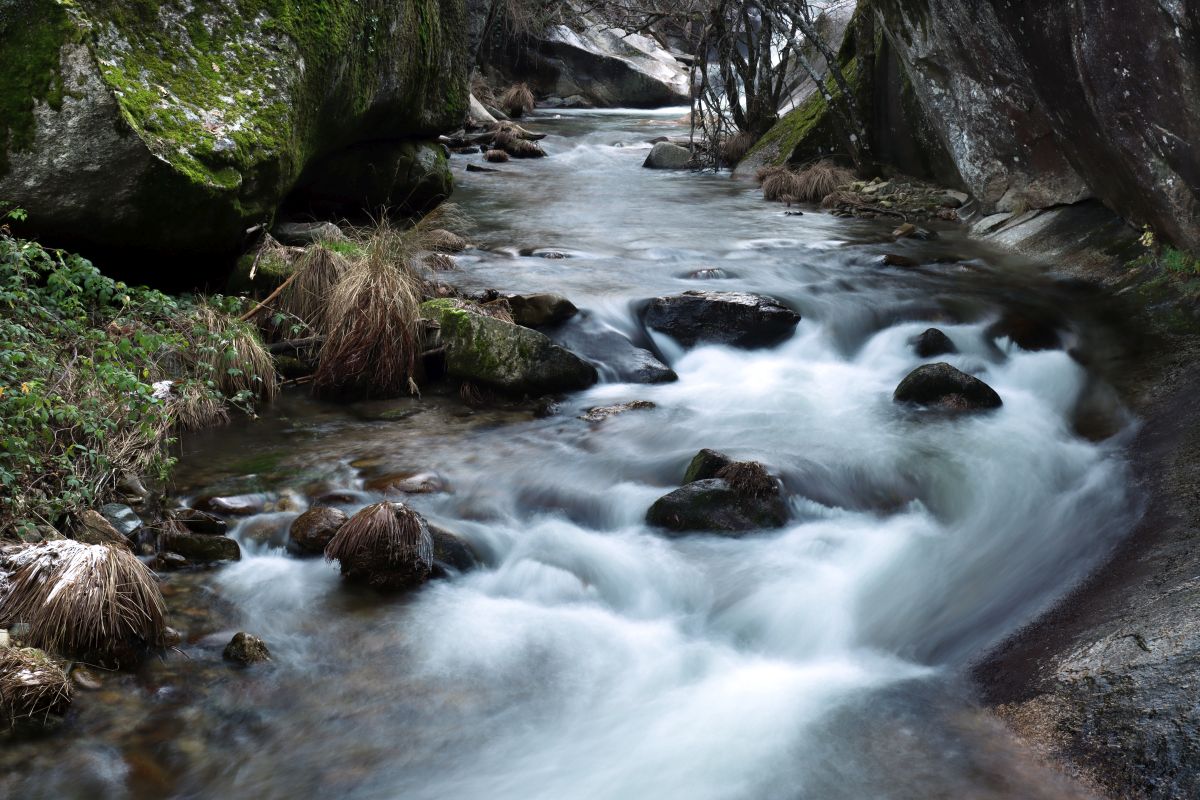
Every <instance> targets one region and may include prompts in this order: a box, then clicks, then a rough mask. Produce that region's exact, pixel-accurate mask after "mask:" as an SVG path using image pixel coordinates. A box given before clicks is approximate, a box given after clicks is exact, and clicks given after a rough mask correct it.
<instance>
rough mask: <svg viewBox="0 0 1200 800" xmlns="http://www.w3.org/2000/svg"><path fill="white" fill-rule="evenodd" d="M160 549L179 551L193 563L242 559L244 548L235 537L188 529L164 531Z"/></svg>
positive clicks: (160, 535) (160, 540) (159, 541)
mask: <svg viewBox="0 0 1200 800" xmlns="http://www.w3.org/2000/svg"><path fill="white" fill-rule="evenodd" d="M158 549H159V550H160V551H164V552H170V553H178V554H179V555H181V556H183V557H184V558H186V559H187V560H188V561H191V562H193V563H212V562H216V561H240V560H241V558H242V549H241V548H240V547H238V543H237V542H235V541H234V540H233V539H230V538H228V537H226V536H212V535H209V534H203V533H190V532H186V531H163V533H161V534H159V537H158Z"/></svg>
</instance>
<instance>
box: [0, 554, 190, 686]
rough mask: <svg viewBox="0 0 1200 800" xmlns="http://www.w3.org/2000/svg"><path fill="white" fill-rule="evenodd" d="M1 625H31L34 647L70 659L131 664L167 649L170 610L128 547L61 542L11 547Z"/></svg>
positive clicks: (3, 559) (0, 601)
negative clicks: (144, 652) (141, 655)
mask: <svg viewBox="0 0 1200 800" xmlns="http://www.w3.org/2000/svg"><path fill="white" fill-rule="evenodd" d="M0 567H2V568H3V570H4V571H5V572H7V573H8V577H7V580H6V582H5V583H4V585H3V594H0V625H2V626H5V627H10V626H12V625H13V624H15V623H18V622H23V623H26V624H27V625H29V633H28V634H27V635H26V636H25V637H24V639H25V641H26V642H27V643H28V644H31V645H34V646H36V647H40V648H42V649H44V650H48V651H50V652H52V653H59V654H62V655H67V656H76V657H80V658H96V659H99V660H102V661H105V662H109V663H113V662H116V663H120V662H123V661H124V662H130V661H134V660H136V658H137V654H139V653H140V651H142V650H144V649H146V648H150V649H157V648H160V647H162V646H163V633H164V630H165V628H166V621H165V618H166V613H167V609H166V604H165V603H164V602H163V596H162V592H160V591H159V588H158V582H157V581H156V579H155V577H154V573H153V572H151V571H150V570H149V569H147V568H146V566H145V565H144V564H142V562H141V561H139V560H138V558H137V556H135V555H133V553H131V552H130V551H128V550H125V549H123V548H115V547H105V546H104V545H89V544H82V543H80V542H75V541H69V540H68V541H55V542H46V543H44V544H38V545H29V546H24V547H10V548H7V549H6V550H5V551H4V552H3V553H2V554H0Z"/></svg>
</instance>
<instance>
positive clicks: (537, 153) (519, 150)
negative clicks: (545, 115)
mask: <svg viewBox="0 0 1200 800" xmlns="http://www.w3.org/2000/svg"><path fill="white" fill-rule="evenodd" d="M504 149H505V150H506V151H507V152H508V154H509V155H510V156H512V157H513V158H545V157H546V151H545V150H543V149H542V146H541V145H539V144H538V143H537V142H531V141H529V140H528V139H513V140H512V141H510V142H509V144H508V145H507V146H506V147H505V148H504Z"/></svg>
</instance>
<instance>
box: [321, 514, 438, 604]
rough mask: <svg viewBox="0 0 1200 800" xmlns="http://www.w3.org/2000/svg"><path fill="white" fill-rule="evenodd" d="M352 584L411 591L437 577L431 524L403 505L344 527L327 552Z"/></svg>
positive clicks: (364, 516) (355, 519)
mask: <svg viewBox="0 0 1200 800" xmlns="http://www.w3.org/2000/svg"><path fill="white" fill-rule="evenodd" d="M325 557H326V558H327V559H329V560H330V561H337V562H338V564H339V565H340V567H341V571H342V575H343V576H344V577H345V578H346V579H347V580H349V581H354V582H356V583H365V584H368V585H369V586H373V587H375V588H377V589H388V590H399V589H412V588H415V587H417V586H420V585H421V584H422V583H424V582H425V581H426V580H428V579H429V577H430V575H431V574H432V571H433V534H432V533H431V532H430V530H429V524H428V523H427V522H426V521H425V518H424V517H422V516H421V515H420V514H418V513H417V512H415V511H413V510H412V509H411V508H409V507H408V506H406V505H404V504H403V503H376V504H375V505H371V506H367V507H366V508H364V509H363V510H361V511H359V512H358V513H357V514H355V515H354V516H353V517H351V518H350V519H349V520H347V521H346V524H345V525H343V526H342V527H341V529H339V530H338V532H337V535H336V536H334V537H333V539H332V540H331V541H330V542H329V544H328V546H326V548H325Z"/></svg>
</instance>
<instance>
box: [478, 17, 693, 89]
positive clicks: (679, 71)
mask: <svg viewBox="0 0 1200 800" xmlns="http://www.w3.org/2000/svg"><path fill="white" fill-rule="evenodd" d="M578 23H579V24H577V25H575V26H574V28H575V30H572V29H571V28H567V27H565V26H561V25H560V26H555V27H553V28H550V29H549V30H548V31H547V32H546V33H545V34H543V35H541V36H540V37H539V38H534V37H523V38H522V37H507V40H501V41H498V42H497V43H496V46H495V47H492V48H490V49H489V50H488V51H487V55H486V58H485V63H486V64H487V65H488V66H489V67H492V68H493V69H498V70H499V71H500V72H501V73H503V74H504V75H505V76H506V77H507V78H508V79H509V80H513V81H518V80H519V81H525V82H527V83H528V84H529V85H530V87H531V88H532V89H533V90H534V91H535V92H536V93H537V94H539V95H542V96H546V95H554V96H557V97H561V98H572V100H573V101H574V102H575V103H576V104H578V103H580V102H582V103H587V104H591V105H593V106H599V107H631V108H657V107H660V106H671V105H687V104H688V102H689V95H688V75H687V70H686V68H685V67H684V66H683V65H682V64H680V63H679V62H678V61H676V60H675V58H674V56H672V55H671V54H670V53H668V52H667V51H666V50H664V49H663V48H662V47H660V46H659V45H658V43H657V42H655V41H654V40H653V39H650V38H648V37H645V36H640V35H637V34H626V33H625V32H624V31H621V30H616V29H611V28H605V26H603V25H600V24H596V23H595V22H592V21H590V20H588V19H587V18H586V17H585V18H580V19H579V20H578Z"/></svg>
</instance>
